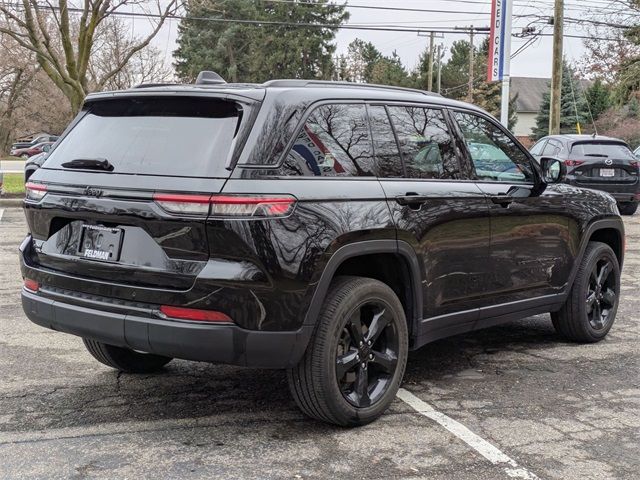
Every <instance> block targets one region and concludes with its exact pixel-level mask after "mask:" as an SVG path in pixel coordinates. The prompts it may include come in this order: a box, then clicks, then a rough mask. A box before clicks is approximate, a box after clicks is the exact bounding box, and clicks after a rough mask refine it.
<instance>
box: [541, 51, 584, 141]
mask: <svg viewBox="0 0 640 480" xmlns="http://www.w3.org/2000/svg"><path fill="white" fill-rule="evenodd" d="M550 104H551V92H550V91H549V92H546V93H545V94H544V95H543V97H542V105H541V106H540V112H539V113H538V116H537V117H536V127H535V128H534V129H533V134H532V138H533V139H534V140H537V139H539V138H542V137H544V136H546V135H548V134H549V110H550ZM576 112H577V113H576ZM589 122H590V117H589V111H588V107H587V103H586V101H585V98H584V96H583V95H580V85H579V84H578V79H577V78H576V76H575V73H574V71H573V69H572V68H571V67H569V65H567V63H566V62H565V63H564V64H563V71H562V90H561V94H560V133H577V124H578V123H580V125H581V127H584V126H585V125H588V124H589Z"/></svg>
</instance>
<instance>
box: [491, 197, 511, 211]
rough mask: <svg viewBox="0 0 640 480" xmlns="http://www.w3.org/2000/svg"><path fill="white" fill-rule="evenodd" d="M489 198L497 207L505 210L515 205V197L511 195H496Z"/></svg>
mask: <svg viewBox="0 0 640 480" xmlns="http://www.w3.org/2000/svg"><path fill="white" fill-rule="evenodd" d="M489 198H491V201H492V202H493V203H495V204H496V205H500V206H502V207H505V208H506V207H508V206H509V205H511V204H512V203H513V197H511V196H509V195H494V196H492V197H489Z"/></svg>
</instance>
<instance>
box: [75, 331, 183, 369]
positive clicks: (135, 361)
mask: <svg viewBox="0 0 640 480" xmlns="http://www.w3.org/2000/svg"><path fill="white" fill-rule="evenodd" d="M82 341H83V342H84V346H85V347H86V348H87V350H88V351H89V353H90V354H91V355H92V356H93V358H95V359H96V360H98V361H99V362H100V363H103V364H105V365H107V366H109V367H112V368H115V369H116V370H120V371H121V372H127V373H152V372H157V371H158V370H161V369H162V367H164V366H165V365H166V364H167V363H169V362H170V361H171V360H172V359H171V358H169V357H163V356H161V355H154V354H153V353H142V352H136V351H134V350H130V349H128V348H123V347H116V346H115V345H108V344H106V343H102V342H97V341H95V340H90V339H88V338H83V339H82Z"/></svg>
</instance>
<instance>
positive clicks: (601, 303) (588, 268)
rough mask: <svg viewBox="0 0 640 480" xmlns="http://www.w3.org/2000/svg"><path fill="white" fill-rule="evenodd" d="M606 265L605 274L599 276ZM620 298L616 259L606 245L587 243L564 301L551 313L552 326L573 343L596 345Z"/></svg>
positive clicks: (610, 322)
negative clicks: (606, 270) (606, 271)
mask: <svg viewBox="0 0 640 480" xmlns="http://www.w3.org/2000/svg"><path fill="white" fill-rule="evenodd" d="M605 264H606V265H608V273H605V274H602V269H603V267H604V265H605ZM601 277H603V279H602V280H600V278H601ZM598 286H599V288H598ZM612 294H613V296H612ZM619 296H620V266H619V264H618V258H617V257H616V255H615V253H613V250H612V249H611V247H610V246H609V245H607V244H605V243H601V242H589V244H588V245H587V249H586V251H585V252H584V256H583V258H582V261H581V263H580V266H579V267H578V273H577V275H576V278H575V280H574V282H573V286H572V287H571V291H570V293H569V297H568V298H567V301H566V302H565V304H564V305H563V306H562V308H561V309H560V310H559V311H557V312H554V313H552V314H551V319H552V321H553V326H554V327H555V329H556V331H557V332H558V333H559V334H561V335H562V336H564V337H565V338H567V339H568V340H571V341H573V342H579V343H595V342H599V341H600V340H602V339H603V338H605V337H606V336H607V333H609V330H611V327H612V326H613V322H614V321H615V317H616V312H617V310H618V304H619Z"/></svg>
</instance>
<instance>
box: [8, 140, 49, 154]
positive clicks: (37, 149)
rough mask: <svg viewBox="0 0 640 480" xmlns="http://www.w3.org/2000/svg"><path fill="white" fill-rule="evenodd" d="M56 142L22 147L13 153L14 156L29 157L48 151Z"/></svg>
mask: <svg viewBox="0 0 640 480" xmlns="http://www.w3.org/2000/svg"><path fill="white" fill-rule="evenodd" d="M53 143H54V142H42V143H38V144H37V145H34V146H32V147H28V148H20V149H18V150H15V151H14V153H13V156H14V157H22V158H29V157H33V156H34V155H38V154H40V153H46V152H48V151H49V150H51V147H52V146H53Z"/></svg>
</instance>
